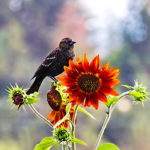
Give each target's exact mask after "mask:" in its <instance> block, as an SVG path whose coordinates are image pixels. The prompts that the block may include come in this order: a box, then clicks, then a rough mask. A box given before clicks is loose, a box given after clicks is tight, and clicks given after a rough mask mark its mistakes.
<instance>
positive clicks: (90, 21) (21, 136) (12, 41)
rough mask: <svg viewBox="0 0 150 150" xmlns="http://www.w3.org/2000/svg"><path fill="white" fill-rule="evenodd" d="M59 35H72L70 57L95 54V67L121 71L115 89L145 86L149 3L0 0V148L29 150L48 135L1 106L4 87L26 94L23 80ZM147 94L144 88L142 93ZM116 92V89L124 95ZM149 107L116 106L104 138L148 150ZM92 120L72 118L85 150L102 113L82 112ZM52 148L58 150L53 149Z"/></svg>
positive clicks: (34, 121) (43, 105)
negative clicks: (137, 83)
mask: <svg viewBox="0 0 150 150" xmlns="http://www.w3.org/2000/svg"><path fill="white" fill-rule="evenodd" d="M63 37H71V38H72V39H73V40H75V41H76V42H77V43H76V45H75V53H76V56H78V57H80V58H81V57H82V55H83V54H84V53H87V56H88V58H89V59H90V60H91V59H92V58H93V57H94V56H95V55H96V54H100V56H101V60H102V62H101V63H102V64H105V63H106V62H110V64H111V65H110V66H111V67H113V66H115V67H118V68H119V69H120V72H121V73H120V80H121V84H130V85H133V83H134V80H135V79H136V80H138V81H141V82H142V83H143V84H144V85H146V86H147V88H148V87H149V85H150V82H149V81H150V80H149V75H150V1H149V0H136V1H135V0H121V1H120V0H111V1H110V0H105V1H103V0H76V1H73V0H0V150H33V148H34V145H35V144H36V143H38V142H39V141H40V140H41V139H42V138H43V137H45V136H50V135H51V134H52V131H51V130H50V129H49V127H48V126H47V125H46V124H44V123H43V122H42V121H41V120H39V119H38V118H36V117H35V116H34V114H33V113H32V112H31V111H30V110H29V109H28V108H26V110H21V111H17V109H16V108H13V109H12V106H11V104H10V103H9V102H8V93H7V92H6V90H5V89H6V88H7V87H8V86H10V84H12V85H14V84H15V83H18V85H19V86H23V87H24V88H28V87H29V86H30V85H31V82H32V81H30V79H31V77H32V76H33V74H34V72H35V70H36V69H37V67H38V66H39V64H40V63H41V61H42V60H43V59H44V58H45V56H47V53H48V52H49V50H52V49H54V48H55V47H56V46H57V45H58V43H59V41H60V40H61V39H62V38H63ZM48 80H50V79H49V78H46V79H45V80H44V82H43V84H42V86H41V88H40V101H39V102H38V104H36V105H35V107H36V108H37V109H38V110H39V111H40V112H41V113H42V114H43V115H44V116H45V117H46V116H48V114H49V112H50V110H51V109H50V107H49V106H48V105H47V101H46V92H47V90H48V89H49V88H50V84H49V82H47V81H48ZM148 89H149V88H148ZM124 90H125V89H124V88H121V86H118V91H120V92H122V91H124ZM149 108H150V104H149V102H146V103H145V106H144V107H143V106H142V105H132V100H131V99H124V100H122V101H121V102H120V103H119V105H118V107H117V110H116V111H115V112H114V113H113V116H112V119H111V121H110V123H109V126H108V128H107V129H106V132H105V134H104V138H103V142H114V143H115V144H116V145H118V146H119V147H120V149H121V150H141V149H143V150H149V149H150V142H149V141H150V128H149V127H150V109H149ZM87 109H88V110H89V111H90V112H91V113H92V114H93V115H94V116H95V117H96V118H97V120H96V121H95V120H92V119H90V118H88V117H87V116H85V115H84V114H82V113H79V114H78V123H77V128H76V129H77V132H76V136H77V137H78V138H80V139H82V140H84V141H85V142H86V143H87V144H88V146H87V147H85V146H80V145H78V149H79V150H91V149H92V147H93V145H94V143H95V140H96V138H97V135H98V132H99V130H100V127H101V125H102V121H103V119H104V117H105V111H106V110H105V107H104V105H103V104H102V103H101V104H100V107H99V110H98V111H95V110H94V109H92V108H87ZM53 149H55V150H56V149H59V148H53Z"/></svg>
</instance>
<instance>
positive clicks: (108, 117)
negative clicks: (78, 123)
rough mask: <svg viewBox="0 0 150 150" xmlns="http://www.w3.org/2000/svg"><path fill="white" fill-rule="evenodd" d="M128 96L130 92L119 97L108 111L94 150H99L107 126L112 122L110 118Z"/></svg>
mask: <svg viewBox="0 0 150 150" xmlns="http://www.w3.org/2000/svg"><path fill="white" fill-rule="evenodd" d="M127 95H129V91H127V92H124V93H122V94H120V95H119V100H118V101H117V102H116V103H115V104H114V105H112V106H111V107H110V108H108V111H107V113H106V117H105V121H104V123H103V126H102V128H101V130H100V133H99V135H98V138H97V140H96V144H95V146H94V149H93V150H97V148H98V146H99V145H100V142H101V139H102V136H103V134H104V131H105V129H106V127H107V125H108V122H109V120H110V118H111V115H112V112H113V111H114V109H115V108H116V105H117V104H118V102H119V101H120V99H122V98H123V97H125V96H127Z"/></svg>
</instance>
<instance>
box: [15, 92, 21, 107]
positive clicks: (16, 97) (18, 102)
mask: <svg viewBox="0 0 150 150" xmlns="http://www.w3.org/2000/svg"><path fill="white" fill-rule="evenodd" d="M13 103H14V104H15V105H22V104H23V96H22V94H20V93H14V95H13Z"/></svg>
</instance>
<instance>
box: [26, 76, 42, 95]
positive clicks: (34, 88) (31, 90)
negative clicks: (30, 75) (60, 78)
mask: <svg viewBox="0 0 150 150" xmlns="http://www.w3.org/2000/svg"><path fill="white" fill-rule="evenodd" d="M43 79H44V77H36V79H35V81H34V82H33V84H32V85H31V87H30V88H29V90H28V91H27V92H26V94H28V95H29V94H31V93H34V92H38V90H39V88H40V85H41V83H42V81H43Z"/></svg>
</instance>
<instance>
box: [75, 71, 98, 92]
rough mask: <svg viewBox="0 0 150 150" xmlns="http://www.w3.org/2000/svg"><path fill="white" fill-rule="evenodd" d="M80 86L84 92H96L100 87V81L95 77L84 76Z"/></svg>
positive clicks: (80, 79) (81, 78)
mask: <svg viewBox="0 0 150 150" xmlns="http://www.w3.org/2000/svg"><path fill="white" fill-rule="evenodd" d="M78 86H79V88H80V89H81V90H82V91H84V92H87V93H91V92H95V91H96V90H97V89H98V88H99V86H100V80H99V78H98V77H96V76H94V75H91V74H83V75H81V76H80V77H79V79H78Z"/></svg>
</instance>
